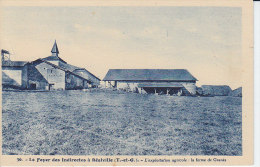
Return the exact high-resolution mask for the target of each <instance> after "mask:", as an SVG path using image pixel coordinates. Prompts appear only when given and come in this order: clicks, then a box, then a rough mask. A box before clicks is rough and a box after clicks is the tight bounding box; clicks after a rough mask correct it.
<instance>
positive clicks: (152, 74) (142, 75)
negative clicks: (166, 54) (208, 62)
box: [103, 69, 197, 81]
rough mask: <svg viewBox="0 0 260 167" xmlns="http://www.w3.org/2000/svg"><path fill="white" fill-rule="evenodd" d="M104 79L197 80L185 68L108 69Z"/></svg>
mask: <svg viewBox="0 0 260 167" xmlns="http://www.w3.org/2000/svg"><path fill="white" fill-rule="evenodd" d="M103 80H104V81H197V79H196V78H195V77H193V76H192V75H191V74H190V73H189V72H188V70H186V69H110V70H109V71H108V72H107V74H106V76H105V78H104V79H103Z"/></svg>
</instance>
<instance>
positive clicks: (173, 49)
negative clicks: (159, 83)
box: [0, 6, 242, 89]
mask: <svg viewBox="0 0 260 167" xmlns="http://www.w3.org/2000/svg"><path fill="white" fill-rule="evenodd" d="M1 12H2V15H1V19H0V20H1V22H0V28H1V32H0V33H1V34H0V36H1V40H0V46H1V49H6V50H9V51H10V52H11V54H12V55H11V59H12V60H16V61H19V60H23V61H33V60H36V59H38V58H43V57H47V56H50V55H51V49H52V46H53V43H54V41H55V40H56V41H57V44H58V48H59V51H60V55H59V56H60V57H61V58H62V59H63V60H65V61H67V62H68V63H69V64H72V65H75V66H79V67H84V68H86V69H87V70H89V71H90V72H92V73H93V74H94V75H96V76H98V77H99V78H100V79H103V78H104V76H105V74H106V73H107V71H108V70H109V69H121V68H127V69H133V68H134V69H136V68H137V69H187V70H188V71H189V72H190V73H191V74H192V75H193V76H195V77H196V78H197V79H198V80H199V81H198V82H197V85H198V86H200V85H208V84H211V85H229V86H230V87H231V88H232V89H235V88H237V87H239V86H241V85H242V79H241V75H240V74H241V71H242V61H241V59H242V48H241V46H242V45H241V42H242V40H241V14H242V13H241V12H242V11H241V8H238V7H166V6H165V7H163V6H161V7H155V6H153V7H109V6H107V7H105V6H103V7H4V8H3V9H2V11H1Z"/></svg>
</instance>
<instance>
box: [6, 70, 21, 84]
mask: <svg viewBox="0 0 260 167" xmlns="http://www.w3.org/2000/svg"><path fill="white" fill-rule="evenodd" d="M2 72H3V73H5V74H6V75H7V76H8V77H9V78H11V79H13V80H14V81H15V82H17V84H18V85H16V86H22V70H2Z"/></svg>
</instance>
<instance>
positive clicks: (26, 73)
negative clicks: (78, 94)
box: [2, 41, 100, 90]
mask: <svg viewBox="0 0 260 167" xmlns="http://www.w3.org/2000/svg"><path fill="white" fill-rule="evenodd" d="M51 53H52V55H51V56H48V57H45V58H39V59H37V60H35V61H32V62H22V61H11V60H10V56H9V58H6V56H5V55H6V54H9V53H8V51H5V50H2V85H3V88H17V89H31V90H69V89H87V88H90V87H98V86H99V84H100V79H99V78H98V77H96V76H95V75H94V74H92V73H91V72H89V71H88V70H86V69H85V68H81V67H77V66H73V65H71V64H68V63H67V62H66V61H64V60H63V59H61V58H60V56H59V50H58V46H57V43H56V41H55V43H54V45H53V47H52V50H51Z"/></svg>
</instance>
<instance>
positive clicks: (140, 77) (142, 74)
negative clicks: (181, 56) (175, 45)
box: [103, 69, 197, 95]
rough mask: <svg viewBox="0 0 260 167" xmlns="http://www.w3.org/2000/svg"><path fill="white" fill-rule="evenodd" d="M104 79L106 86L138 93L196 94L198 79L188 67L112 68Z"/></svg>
mask: <svg viewBox="0 0 260 167" xmlns="http://www.w3.org/2000/svg"><path fill="white" fill-rule="evenodd" d="M103 81H104V82H105V87H106V88H116V89H119V90H125V91H131V92H137V93H155V94H168V95H175V94H176V95H194V94H196V81H197V79H196V78H195V77H194V76H192V75H191V74H190V73H189V72H188V71H187V70H186V69H110V70H109V71H108V73H107V74H106V76H105V78H104V79H103Z"/></svg>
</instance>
